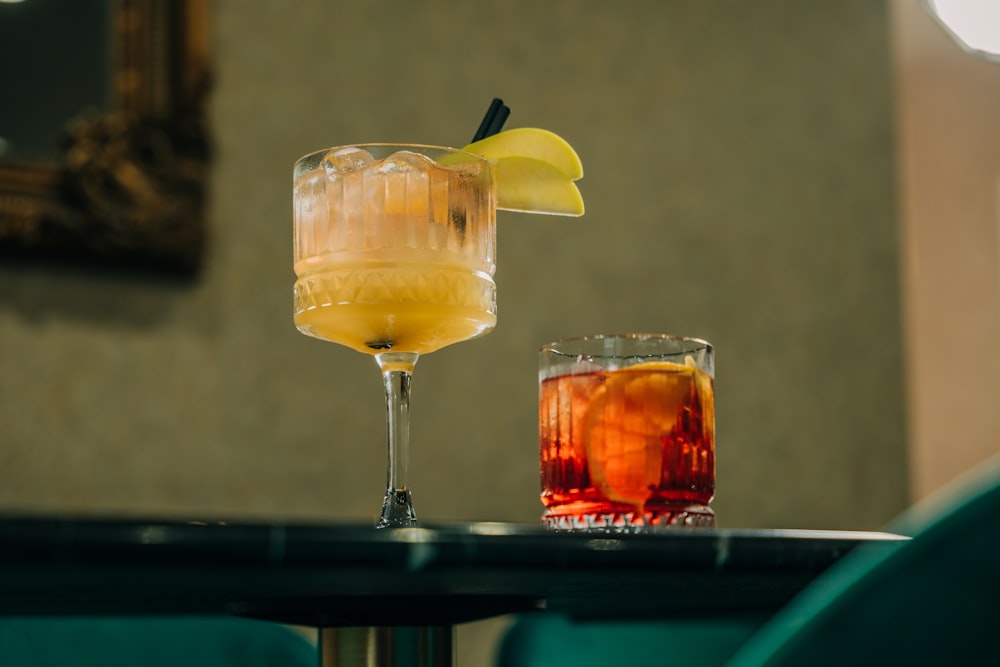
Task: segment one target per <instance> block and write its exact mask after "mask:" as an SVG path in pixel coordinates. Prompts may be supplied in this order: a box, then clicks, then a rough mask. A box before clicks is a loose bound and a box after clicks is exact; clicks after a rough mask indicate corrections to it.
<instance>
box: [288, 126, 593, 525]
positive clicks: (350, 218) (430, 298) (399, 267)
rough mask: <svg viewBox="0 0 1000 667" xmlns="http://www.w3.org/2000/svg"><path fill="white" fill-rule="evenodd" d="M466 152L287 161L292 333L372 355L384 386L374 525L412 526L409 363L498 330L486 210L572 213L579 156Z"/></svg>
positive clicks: (376, 152)
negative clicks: (384, 454)
mask: <svg viewBox="0 0 1000 667" xmlns="http://www.w3.org/2000/svg"><path fill="white" fill-rule="evenodd" d="M466 148H467V149H469V150H456V149H451V148H442V147H434V146H419V145H387V144H359V145H355V146H345V147H340V148H332V149H329V150H324V151H318V152H316V153H312V154H310V155H307V156H305V157H303V158H301V159H300V160H299V161H298V162H296V163H295V172H294V219H295V225H294V228H295V248H294V254H295V264H294V268H295V275H296V281H295V290H294V304H295V305H294V311H295V325H296V327H297V328H298V329H299V331H301V332H302V333H305V334H307V335H310V336H314V337H316V338H321V339H323V340H328V341H333V342H335V343H340V344H341V345H345V346H347V347H350V348H352V349H355V350H358V351H360V352H364V353H366V354H370V355H372V356H373V357H374V359H375V361H376V362H377V363H378V365H379V368H380V369H381V371H382V377H383V381H384V384H385V392H386V405H387V412H388V429H389V457H388V458H389V465H388V470H387V488H386V494H385V499H384V500H383V505H382V514H381V518H380V519H379V521H378V523H377V526H378V527H399V526H412V525H414V524H415V523H416V516H415V514H414V511H413V505H412V499H411V496H410V490H409V487H408V485H407V481H406V469H407V460H406V459H407V449H408V440H409V418H408V410H409V391H410V379H411V374H412V372H413V367H414V365H415V364H416V362H417V359H418V358H419V357H420V356H421V355H424V354H427V353H429V352H433V351H434V350H438V349H440V348H442V347H444V346H446V345H451V344H452V343H457V342H460V341H463V340H468V339H470V338H475V337H476V336H480V335H483V334H485V333H487V332H488V331H490V330H492V329H493V327H494V326H495V325H496V312H497V308H496V285H495V284H494V282H493V274H494V272H495V270H496V210H497V208H507V209H511V210H520V211H529V212H536V213H552V214H557V215H581V214H582V213H583V200H582V198H581V197H580V193H579V191H578V190H577V188H576V185H575V183H574V181H575V180H577V179H578V178H580V176H582V173H583V172H582V167H581V166H580V164H579V158H578V157H577V156H576V153H575V152H574V151H573V149H572V148H570V146H569V144H567V143H566V142H565V141H564V140H563V139H561V138H559V137H558V136H556V135H554V134H552V133H551V132H547V131H544V130H536V129H521V130H511V131H509V132H505V133H499V134H494V135H492V136H489V137H487V138H485V139H482V140H481V141H477V142H475V143H473V144H470V145H469V146H467V147H466ZM498 180H501V181H502V182H503V186H502V187H498V185H497V181H498Z"/></svg>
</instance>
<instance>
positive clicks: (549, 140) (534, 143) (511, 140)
mask: <svg viewBox="0 0 1000 667" xmlns="http://www.w3.org/2000/svg"><path fill="white" fill-rule="evenodd" d="M462 150H464V151H466V152H467V153H472V154H474V155H481V156H483V157H484V158H486V159H488V160H494V159H500V158H511V157H524V158H534V159H536V160H541V161H542V162H548V163H549V164H551V165H552V166H554V167H555V168H556V169H558V170H559V171H561V172H562V173H563V174H564V175H565V176H566V177H568V178H569V179H570V180H571V181H576V180H579V179H580V178H582V177H583V164H582V163H581V162H580V156H578V155H577V154H576V151H575V150H573V147H572V146H570V145H569V143H568V142H567V141H566V140H565V139H563V138H562V137H560V136H559V135H558V134H556V133H555V132H550V131H549V130H541V129H538V128H536V127H518V128H514V129H511V130H505V131H503V132H498V133H497V134H494V135H492V136H489V137H486V138H485V139H480V140H479V141H475V142H473V143H471V144H469V145H468V146H466V147H464V148H463V149H462Z"/></svg>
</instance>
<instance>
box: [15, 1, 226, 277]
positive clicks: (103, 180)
mask: <svg viewBox="0 0 1000 667" xmlns="http://www.w3.org/2000/svg"><path fill="white" fill-rule="evenodd" d="M209 4H210V3H208V2H207V1H206V0H115V2H114V10H113V20H114V26H113V30H112V35H113V40H114V52H115V56H114V58H115V60H114V65H113V68H112V70H113V71H112V76H113V77H114V78H113V81H112V82H111V88H112V90H113V91H114V93H113V101H112V104H111V110H110V111H108V112H106V113H102V114H99V115H89V116H79V117H76V118H74V119H72V120H71V121H70V122H69V123H68V124H67V125H66V127H65V128H64V132H63V135H64V137H63V141H62V154H61V157H60V159H59V160H58V161H57V163H55V164H49V163H37V162H25V161H13V160H0V261H2V258H17V259H27V260H36V259H37V260H43V259H51V260H60V261H68V262H72V263H84V264H92V265H93V264H98V265H101V266H116V267H128V268H137V269H143V270H152V271H157V272H167V273H172V274H178V275H187V276H193V275H194V274H196V273H197V271H198V269H199V268H200V266H201V263H202V257H203V254H204V251H205V245H206V230H205V220H204V217H205V215H204V210H205V202H206V180H207V171H208V161H209V141H208V132H207V129H206V126H207V121H206V117H205V116H206V108H205V107H206V100H207V96H208V90H209V83H210V72H209V25H208V19H209V16H208V6H209Z"/></svg>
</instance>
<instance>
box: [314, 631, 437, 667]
mask: <svg viewBox="0 0 1000 667" xmlns="http://www.w3.org/2000/svg"><path fill="white" fill-rule="evenodd" d="M454 646H455V638H454V633H453V628H452V626H450V625H439V626H430V627H347V628H320V631H319V650H320V667H454V665H455V651H454Z"/></svg>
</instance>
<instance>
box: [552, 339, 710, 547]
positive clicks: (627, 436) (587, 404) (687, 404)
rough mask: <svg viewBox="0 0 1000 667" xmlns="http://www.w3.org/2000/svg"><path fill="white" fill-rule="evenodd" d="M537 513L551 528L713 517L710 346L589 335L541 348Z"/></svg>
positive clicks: (694, 521)
mask: <svg viewBox="0 0 1000 667" xmlns="http://www.w3.org/2000/svg"><path fill="white" fill-rule="evenodd" d="M541 357H542V358H541V364H542V368H541V376H540V390H539V399H540V400H539V445H540V455H541V482H542V494H541V498H542V503H543V504H544V505H545V508H546V510H545V514H544V516H543V521H544V522H545V523H546V525H548V526H549V527H550V528H554V529H557V530H611V531H621V532H637V531H642V530H645V529H648V528H649V527H656V526H665V525H687V526H711V525H714V519H715V517H714V513H713V511H712V510H711V508H710V507H709V502H710V501H711V500H712V497H713V495H714V494H715V401H714V389H713V379H712V374H713V359H712V349H711V346H710V345H708V344H707V343H705V342H704V341H698V340H694V339H686V338H676V337H670V336H660V335H627V336H595V337H588V338H581V339H573V340H569V341H560V342H557V343H553V344H551V345H548V346H546V347H545V348H543V349H542V351H541Z"/></svg>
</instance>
